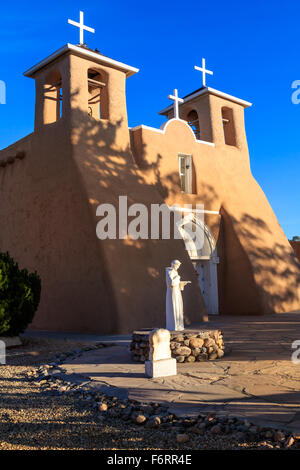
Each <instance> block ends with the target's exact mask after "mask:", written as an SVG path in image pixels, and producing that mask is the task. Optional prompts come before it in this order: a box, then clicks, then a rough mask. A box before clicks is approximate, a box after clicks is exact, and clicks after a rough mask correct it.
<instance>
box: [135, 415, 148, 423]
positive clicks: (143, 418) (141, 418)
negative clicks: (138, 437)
mask: <svg viewBox="0 0 300 470" xmlns="http://www.w3.org/2000/svg"><path fill="white" fill-rule="evenodd" d="M146 419H147V418H146V416H144V415H141V414H140V415H137V417H136V418H135V422H136V423H137V424H143V423H144V422H145V421H146Z"/></svg>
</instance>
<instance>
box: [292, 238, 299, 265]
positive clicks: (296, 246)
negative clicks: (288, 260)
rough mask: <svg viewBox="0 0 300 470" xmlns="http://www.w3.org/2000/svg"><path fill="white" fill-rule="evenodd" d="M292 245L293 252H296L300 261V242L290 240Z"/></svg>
mask: <svg viewBox="0 0 300 470" xmlns="http://www.w3.org/2000/svg"><path fill="white" fill-rule="evenodd" d="M290 244H291V245H292V247H293V250H294V252H295V254H296V256H297V258H298V260H299V261H300V242H294V241H292V240H290Z"/></svg>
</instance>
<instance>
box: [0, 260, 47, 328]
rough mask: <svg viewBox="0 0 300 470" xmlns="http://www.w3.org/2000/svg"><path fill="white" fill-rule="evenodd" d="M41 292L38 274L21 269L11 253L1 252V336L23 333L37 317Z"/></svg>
mask: <svg viewBox="0 0 300 470" xmlns="http://www.w3.org/2000/svg"><path fill="white" fill-rule="evenodd" d="M40 295H41V279H40V277H39V276H38V274H37V273H36V272H34V273H29V272H28V271H27V269H19V266H18V264H17V263H15V262H14V260H13V259H12V258H11V257H10V255H9V254H8V253H0V335H6V336H15V335H18V334H20V333H22V332H23V331H24V330H25V328H26V327H27V325H28V324H29V323H30V322H31V321H32V319H33V317H34V314H35V312H36V310H37V308H38V305H39V302H40Z"/></svg>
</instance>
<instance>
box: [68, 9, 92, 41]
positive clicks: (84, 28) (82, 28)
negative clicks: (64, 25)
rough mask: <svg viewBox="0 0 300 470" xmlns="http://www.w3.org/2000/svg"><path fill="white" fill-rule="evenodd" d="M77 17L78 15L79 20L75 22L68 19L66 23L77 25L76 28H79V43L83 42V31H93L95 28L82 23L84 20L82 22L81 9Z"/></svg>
mask: <svg viewBox="0 0 300 470" xmlns="http://www.w3.org/2000/svg"><path fill="white" fill-rule="evenodd" d="M79 17H80V20H79V21H80V22H79V23H77V22H76V21H73V20H69V19H68V23H69V24H72V25H73V26H77V28H79V44H80V45H81V44H84V41H83V31H84V30H85V31H89V32H90V33H94V32H95V30H94V28H90V27H89V26H85V25H84V22H83V11H81V12H80V13H79Z"/></svg>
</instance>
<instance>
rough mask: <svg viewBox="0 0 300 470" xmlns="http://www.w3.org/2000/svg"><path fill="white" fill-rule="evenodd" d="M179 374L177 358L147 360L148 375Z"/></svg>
mask: <svg viewBox="0 0 300 470" xmlns="http://www.w3.org/2000/svg"><path fill="white" fill-rule="evenodd" d="M176 374H177V364H176V359H172V358H170V359H160V360H159V361H146V362H145V375H146V377H150V378H156V377H168V376H170V375H176Z"/></svg>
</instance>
